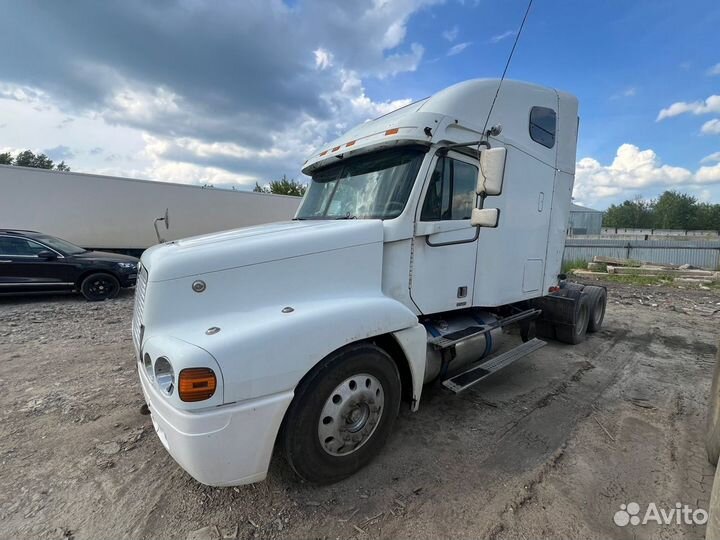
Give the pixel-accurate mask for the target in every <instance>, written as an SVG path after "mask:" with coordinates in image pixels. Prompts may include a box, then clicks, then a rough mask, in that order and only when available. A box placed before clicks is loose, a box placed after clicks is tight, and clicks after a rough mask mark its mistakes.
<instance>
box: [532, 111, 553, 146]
mask: <svg viewBox="0 0 720 540" xmlns="http://www.w3.org/2000/svg"><path fill="white" fill-rule="evenodd" d="M556 123H557V115H556V114H555V111H554V110H552V109H549V108H547V107H533V108H532V109H530V138H531V139H532V140H533V141H535V142H536V143H538V144H542V145H543V146H545V147H547V148H552V147H553V146H555V124H556Z"/></svg>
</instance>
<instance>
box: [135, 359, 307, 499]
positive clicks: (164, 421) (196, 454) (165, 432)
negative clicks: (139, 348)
mask: <svg viewBox="0 0 720 540" xmlns="http://www.w3.org/2000/svg"><path fill="white" fill-rule="evenodd" d="M138 376H139V377H140V382H141V384H142V389H143V394H144V395H145V401H146V402H147V404H148V406H149V407H150V413H151V415H152V421H153V426H154V427H155V431H156V432H157V434H158V437H159V438H160V441H161V442H162V444H163V446H165V448H166V449H167V451H168V452H170V455H172V457H173V458H174V459H175V461H177V462H178V464H179V465H180V466H181V467H182V468H183V469H185V470H186V471H187V472H188V473H189V474H190V475H191V476H192V477H193V478H195V479H196V480H197V481H198V482H201V483H203V484H207V485H210V486H234V485H240V484H251V483H253V482H259V481H261V480H264V479H265V476H266V475H267V470H268V466H269V464H270V458H271V456H272V451H273V447H274V445H275V438H276V436H277V433H278V430H279V429H280V424H281V423H282V419H283V416H284V415H285V411H286V410H287V407H288V405H289V404H290V401H292V398H293V392H292V391H287V392H283V393H280V394H274V395H271V396H265V397H262V398H259V399H253V400H249V401H243V402H241V403H237V404H232V405H223V406H220V407H214V408H212V409H209V410H203V411H199V412H188V411H182V410H178V409H177V408H175V407H174V406H172V405H171V404H170V403H168V402H167V400H166V398H165V397H164V396H162V395H160V393H159V392H158V391H157V390H156V388H155V386H154V385H153V384H151V383H150V382H149V381H148V379H147V377H146V375H145V374H144V373H143V371H142V366H141V365H140V364H138Z"/></svg>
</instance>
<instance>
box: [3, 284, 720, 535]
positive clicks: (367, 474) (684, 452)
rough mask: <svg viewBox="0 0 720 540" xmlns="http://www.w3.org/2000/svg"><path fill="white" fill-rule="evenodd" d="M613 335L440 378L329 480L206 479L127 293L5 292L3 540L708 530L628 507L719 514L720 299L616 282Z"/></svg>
mask: <svg viewBox="0 0 720 540" xmlns="http://www.w3.org/2000/svg"><path fill="white" fill-rule="evenodd" d="M607 285H608V288H609V298H610V300H609V304H608V312H607V316H606V320H605V325H604V329H603V330H602V331H601V332H600V333H598V334H594V335H592V336H591V337H589V338H588V339H587V341H586V342H584V343H582V344H581V345H577V346H569V345H562V344H559V343H554V342H551V343H550V344H549V345H548V346H547V347H545V348H544V349H541V350H540V351H538V352H536V353H533V354H532V355H531V356H529V357H527V358H525V359H522V360H520V361H518V362H516V363H515V364H513V365H512V366H510V367H509V368H507V369H505V370H503V371H501V372H499V373H497V374H496V375H494V376H492V377H490V378H489V379H487V380H486V381H483V382H482V383H480V384H478V385H477V386H475V387H474V388H473V389H471V390H468V391H466V392H464V393H462V394H459V395H457V396H453V395H449V394H447V393H445V392H444V391H443V390H441V389H439V388H437V387H432V388H428V389H427V390H426V394H425V396H424V398H423V401H422V403H421V407H420V411H419V412H417V413H410V412H408V411H403V412H402V413H401V415H400V418H399V419H398V422H397V423H396V429H395V433H394V434H393V436H392V437H391V438H390V440H389V443H388V445H387V447H386V448H385V449H384V451H383V452H382V453H381V455H380V456H379V457H378V458H377V459H376V460H375V461H374V462H373V463H372V464H371V465H370V466H369V467H367V468H366V469H364V470H363V471H361V472H360V473H359V474H357V475H355V476H354V477H352V478H350V479H348V480H346V481H343V482H341V483H339V484H335V485H332V486H327V487H316V486H311V485H305V484H302V483H300V482H299V481H298V480H296V478H295V477H294V476H293V474H292V472H291V471H290V470H289V468H288V467H287V465H286V464H285V463H284V461H283V460H282V458H281V457H279V456H276V457H275V458H274V459H273V462H272V465H271V470H270V474H269V478H268V480H267V481H266V482H264V483H260V484H257V485H252V486H243V487H238V488H223V489H218V488H210V487H206V486H203V485H200V484H198V483H197V482H195V481H194V480H193V479H192V478H191V477H190V476H188V475H187V474H186V473H185V472H184V471H183V470H182V469H180V468H179V467H178V466H177V465H176V464H175V462H174V461H173V460H172V458H171V457H170V456H169V455H168V454H167V452H166V451H165V449H164V448H163V447H162V445H161V443H160V441H159V440H158V438H157V437H156V436H155V434H154V432H153V429H152V426H151V423H150V419H149V417H148V416H142V415H141V414H140V413H139V410H140V406H141V404H142V397H141V393H140V389H139V383H138V381H137V379H136V373H135V364H134V358H133V350H132V343H131V338H130V328H129V327H130V318H131V310H132V292H126V293H125V294H123V295H122V296H121V297H120V298H118V299H116V300H113V301H108V302H104V303H97V304H89V303H87V302H85V301H83V300H82V299H80V298H79V297H76V296H53V297H47V296H45V297H35V298H23V299H20V298H4V299H0V365H1V366H2V370H0V462H1V464H2V467H0V486H2V488H1V489H0V537H2V538H71V537H74V538H78V539H79V538H119V537H132V538H166V537H167V538H222V537H223V536H224V537H226V538H256V537H257V538H266V537H273V538H297V537H312V538H323V537H324V538H336V537H339V538H348V537H356V538H374V537H383V538H438V537H453V538H492V539H504V538H538V537H551V538H561V537H585V538H587V537H613V538H700V537H703V535H704V527H702V526H700V525H677V524H674V525H669V526H664V525H663V526H660V525H644V526H643V525H638V526H632V525H628V526H626V527H618V526H616V525H615V524H614V523H613V515H614V514H615V512H617V511H618V510H619V509H620V505H621V504H627V503H629V502H638V503H640V505H641V506H643V507H644V506H645V505H647V504H649V503H650V502H655V503H656V504H657V505H658V507H664V508H672V507H673V505H674V504H675V503H676V502H682V503H683V504H688V505H690V506H692V507H693V508H707V503H708V499H709V493H710V482H711V481H712V474H713V469H712V468H711V467H710V466H709V465H708V464H707V461H706V459H705V457H704V450H703V446H702V437H703V425H704V416H705V403H706V397H707V393H708V389H709V386H710V379H711V373H712V367H713V361H714V354H715V343H716V339H717V337H718V328H719V323H720V292H718V291H710V290H698V289H693V290H690V289H678V288H673V287H668V286H658V287H636V286H629V285H618V284H613V283H608V284H607Z"/></svg>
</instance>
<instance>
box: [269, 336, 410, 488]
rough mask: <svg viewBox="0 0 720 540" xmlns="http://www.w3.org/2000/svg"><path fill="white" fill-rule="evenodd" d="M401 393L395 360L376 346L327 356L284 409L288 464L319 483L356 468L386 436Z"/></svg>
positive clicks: (348, 472)
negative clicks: (285, 409)
mask: <svg viewBox="0 0 720 540" xmlns="http://www.w3.org/2000/svg"><path fill="white" fill-rule="evenodd" d="M400 390H401V388H400V375H399V373H398V370H397V367H396V365H395V362H394V361H393V359H392V358H391V357H390V356H389V355H388V354H387V353H386V352H385V351H384V350H382V349H381V348H379V347H377V346H375V345H372V344H370V343H361V344H356V345H351V346H350V347H347V348H345V349H341V350H339V351H337V352H335V353H333V354H332V355H330V356H329V357H328V358H327V359H325V360H324V361H323V362H322V363H321V364H320V365H319V366H318V367H317V368H316V369H315V370H314V372H313V373H311V374H310V376H309V377H308V378H307V379H306V380H304V381H303V382H301V384H300V385H299V387H298V389H297V391H296V394H295V399H294V400H293V402H292V404H291V405H290V408H289V409H288V413H287V416H286V418H285V425H284V429H283V437H282V440H283V445H284V449H285V456H286V458H287V460H288V462H289V463H290V466H291V467H292V468H293V470H294V471H295V472H296V473H297V474H298V475H299V476H300V477H301V478H303V479H305V480H307V481H309V482H314V483H319V484H327V483H331V482H337V481H339V480H342V479H343V478H346V477H348V476H350V475H351V474H353V473H355V472H357V471H358V470H360V469H361V468H362V467H364V466H365V465H367V464H368V463H369V462H370V461H371V460H372V458H373V457H374V456H375V455H376V454H377V453H378V452H379V451H380V449H381V448H382V447H383V445H384V444H385V441H386V440H387V438H388V436H389V435H390V432H391V430H392V426H393V423H394V422H395V418H396V416H397V414H398V410H399V408H400V395H401V393H400Z"/></svg>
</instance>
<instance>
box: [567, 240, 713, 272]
mask: <svg viewBox="0 0 720 540" xmlns="http://www.w3.org/2000/svg"><path fill="white" fill-rule="evenodd" d="M595 255H604V256H606V257H617V258H620V259H635V260H638V261H643V262H651V263H664V264H692V265H693V266H698V267H700V268H708V269H711V270H716V269H720V240H702V241H701V240H696V241H673V240H612V239H604V238H602V239H589V238H566V239H565V253H564V254H563V262H568V261H577V260H584V261H590V260H592V258H593V256H595Z"/></svg>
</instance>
